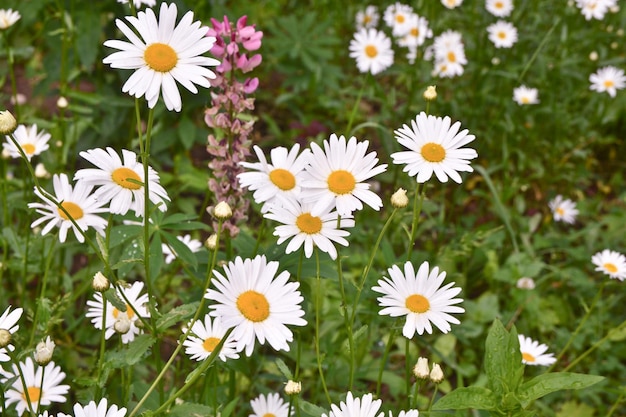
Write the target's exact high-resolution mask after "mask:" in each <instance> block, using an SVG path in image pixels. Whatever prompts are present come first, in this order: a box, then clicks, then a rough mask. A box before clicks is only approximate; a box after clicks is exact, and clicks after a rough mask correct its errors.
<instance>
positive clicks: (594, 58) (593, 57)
mask: <svg viewBox="0 0 626 417" xmlns="http://www.w3.org/2000/svg"><path fill="white" fill-rule="evenodd" d="M589 60H590V61H597V60H598V53H597V52H596V51H591V52H590V53H589Z"/></svg>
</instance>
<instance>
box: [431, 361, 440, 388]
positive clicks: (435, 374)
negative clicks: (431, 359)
mask: <svg viewBox="0 0 626 417" xmlns="http://www.w3.org/2000/svg"><path fill="white" fill-rule="evenodd" d="M430 380H431V381H433V382H434V383H435V384H438V383H440V382H441V381H443V371H442V370H441V366H439V364H438V363H433V370H432V371H430Z"/></svg>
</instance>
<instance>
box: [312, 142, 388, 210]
mask: <svg viewBox="0 0 626 417" xmlns="http://www.w3.org/2000/svg"><path fill="white" fill-rule="evenodd" d="M323 145H324V149H322V148H321V147H320V146H319V145H318V144H317V143H311V151H312V155H311V157H310V158H309V165H307V166H306V168H305V176H304V181H303V182H302V186H303V188H302V194H301V195H300V199H301V200H302V201H303V202H305V203H309V202H315V205H314V207H313V212H314V213H315V214H319V213H320V212H322V211H323V210H325V209H326V207H328V206H333V207H336V208H337V213H339V215H340V216H348V215H350V214H352V212H354V211H355V210H361V209H363V203H362V202H364V203H365V204H367V205H368V206H370V207H371V208H373V209H374V210H380V208H381V207H382V206H383V201H382V200H381V198H380V197H379V196H378V195H376V194H375V193H373V192H372V191H370V190H369V189H370V184H368V183H366V182H364V181H366V180H368V179H370V178H372V177H374V176H375V175H378V174H380V173H383V172H385V170H386V169H387V164H383V165H378V166H376V164H377V163H378V158H377V157H376V152H370V153H368V154H366V152H367V147H368V146H369V141H367V140H365V141H362V142H358V141H357V139H356V138H355V137H354V136H352V137H351V138H350V139H349V140H347V141H346V138H345V137H344V136H339V137H337V135H336V134H334V133H333V134H332V135H330V138H329V139H328V140H325V141H324V143H323Z"/></svg>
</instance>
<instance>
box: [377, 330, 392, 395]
mask: <svg viewBox="0 0 626 417" xmlns="http://www.w3.org/2000/svg"><path fill="white" fill-rule="evenodd" d="M395 338H396V326H395V324H394V326H393V327H392V328H391V331H390V332H389V339H388V340H387V346H385V351H384V352H383V356H382V358H380V367H379V368H378V379H377V380H376V397H377V398H378V397H379V396H380V387H381V385H382V381H383V371H384V370H385V364H386V363H387V358H388V357H389V352H391V347H392V346H393V341H394V339H395Z"/></svg>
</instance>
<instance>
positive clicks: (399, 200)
mask: <svg viewBox="0 0 626 417" xmlns="http://www.w3.org/2000/svg"><path fill="white" fill-rule="evenodd" d="M391 205H392V206H394V207H395V208H404V207H406V206H408V205H409V198H408V197H407V196H406V190H405V189H404V188H398V191H396V192H395V193H393V195H392V196H391Z"/></svg>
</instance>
